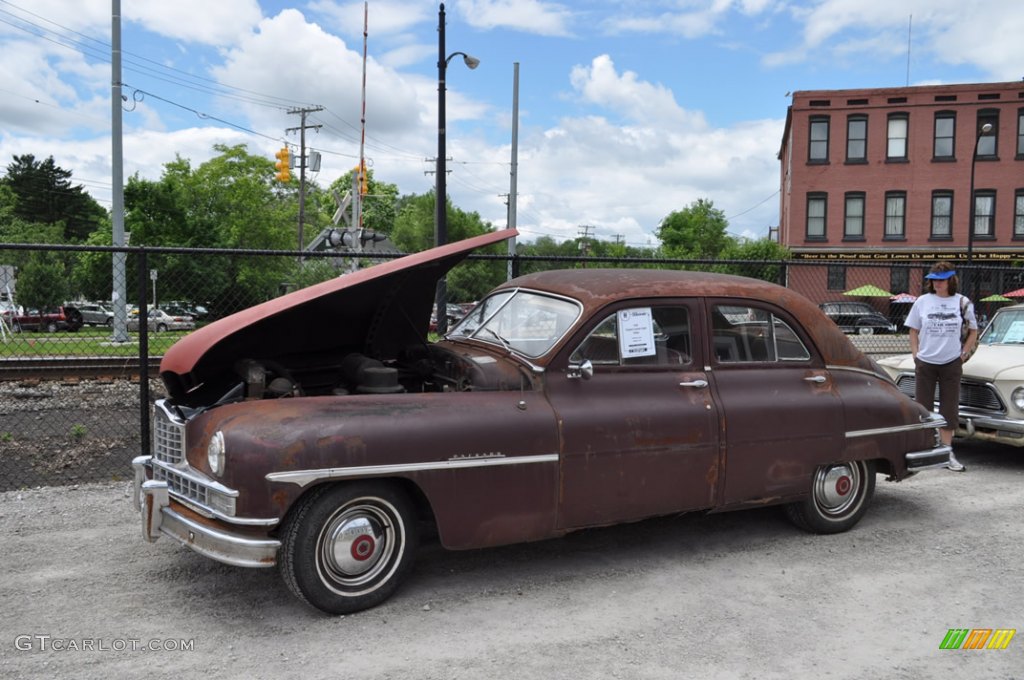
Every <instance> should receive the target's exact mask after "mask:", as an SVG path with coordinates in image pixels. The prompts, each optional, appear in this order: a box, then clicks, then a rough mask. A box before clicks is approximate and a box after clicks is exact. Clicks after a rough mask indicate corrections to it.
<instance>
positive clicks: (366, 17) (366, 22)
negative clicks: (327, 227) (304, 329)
mask: <svg viewBox="0 0 1024 680" xmlns="http://www.w3.org/2000/svg"><path fill="white" fill-rule="evenodd" d="M369 26H370V3H369V0H366V1H364V2H363V93H362V94H363V112H362V115H361V116H360V120H359V122H360V127H361V130H360V132H359V191H358V192H357V195H358V197H359V198H358V201H359V223H358V227H359V235H360V236H362V230H363V187H365V186H366V185H367V181H368V180H367V177H366V156H365V152H366V40H367V36H368V35H369V33H370V28H369ZM361 241H362V239H360V242H361Z"/></svg>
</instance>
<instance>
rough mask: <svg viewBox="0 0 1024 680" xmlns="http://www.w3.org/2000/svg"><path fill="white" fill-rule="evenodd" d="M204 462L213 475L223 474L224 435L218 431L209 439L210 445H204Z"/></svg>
mask: <svg viewBox="0 0 1024 680" xmlns="http://www.w3.org/2000/svg"><path fill="white" fill-rule="evenodd" d="M206 460H207V462H208V463H209V464H210V469H211V470H212V471H213V474H215V475H219V474H221V473H222V472H224V433H223V432H221V431H220V430H218V431H217V433H216V434H214V435H213V436H212V437H210V443H209V444H207V445H206Z"/></svg>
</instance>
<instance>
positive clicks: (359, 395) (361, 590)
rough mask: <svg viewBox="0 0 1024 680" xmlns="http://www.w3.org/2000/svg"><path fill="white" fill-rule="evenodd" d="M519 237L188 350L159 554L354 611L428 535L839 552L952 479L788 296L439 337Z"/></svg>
mask: <svg viewBox="0 0 1024 680" xmlns="http://www.w3.org/2000/svg"><path fill="white" fill-rule="evenodd" d="M513 235H515V231H514V230H503V231H501V232H494V233H490V234H486V235H483V236H479V237H476V238H472V239H468V240H466V241H463V242H459V243H453V244H448V245H445V246H441V247H439V248H435V249H433V250H430V251H426V252H422V253H418V254H415V255H409V256H406V257H404V258H401V259H398V260H392V261H390V262H387V263H383V264H378V265H376V266H373V267H371V268H368V269H363V270H360V271H358V272H354V273H351V274H346V275H344V276H341V277H339V278H335V279H331V280H329V281H326V282H324V283H321V284H318V285H315V286H312V287H310V288H306V289H302V290H299V291H296V292H293V293H291V294H289V295H285V296H283V297H280V298H277V299H274V300H271V301H269V302H266V303H263V304H261V305H257V306H256V307H252V308H250V309H247V310H244V311H242V312H239V313H237V314H234V315H232V316H229V317H226V318H223V319H221V320H219V321H215V322H213V323H211V324H209V325H208V326H205V327H203V328H200V329H198V330H197V331H195V332H194V333H191V334H189V335H187V336H185V337H184V338H183V339H181V340H179V341H178V342H177V343H175V344H174V345H173V346H172V347H171V348H170V349H169V350H168V351H167V352H166V354H165V355H164V358H163V361H162V363H161V365H160V374H161V377H162V378H163V381H164V384H165V386H166V388H167V392H168V394H169V398H167V399H164V400H161V401H159V402H157V405H156V409H155V410H156V416H155V423H154V429H153V439H154V441H153V454H152V455H148V456H140V457H138V458H136V459H135V461H134V463H133V464H134V467H135V475H136V478H135V494H134V497H135V500H136V503H137V508H138V509H140V510H141V520H142V525H143V534H144V536H145V537H146V538H148V539H149V540H156V539H157V538H158V537H159V536H161V535H163V536H169V537H171V538H172V539H174V540H175V541H177V542H180V543H181V544H183V545H186V546H188V547H190V548H191V549H193V550H195V551H197V552H199V553H201V554H203V555H206V556H208V557H211V558H213V559H216V560H220V561H222V562H226V563H228V564H233V565H239V566H248V567H270V566H273V565H275V564H276V565H277V566H278V568H279V570H280V572H281V574H282V576H283V579H284V582H285V583H286V584H287V586H288V588H289V589H290V590H291V591H292V592H293V593H294V594H295V595H296V596H297V597H298V598H300V599H301V600H303V601H305V602H308V603H310V604H312V605H313V606H315V607H318V608H320V609H322V610H324V611H326V612H331V613H345V612H352V611H357V610H360V609H364V608H367V607H371V606H374V605H376V604H378V603H380V602H382V601H383V600H385V599H386V598H387V597H388V596H389V595H390V594H391V593H392V592H393V591H394V590H395V589H396V588H397V587H398V585H399V583H400V582H401V581H402V579H403V578H404V577H405V576H406V575H407V574H408V573H409V570H410V568H411V566H412V563H413V559H414V556H415V553H416V547H417V540H418V536H419V535H420V532H421V529H422V528H423V525H424V524H426V523H430V524H432V525H433V526H434V527H436V531H437V534H438V536H439V538H440V541H441V544H442V545H444V546H445V547H447V548H450V549H467V548H481V547H486V546H495V545H502V544H508V543H515V542H520V541H533V540H539V539H546V538H550V537H553V536H559V535H562V534H565V533H567V532H570V531H573V530H576V529H582V528H585V527H593V526H603V525H608V524H613V523H617V522H630V521H634V520H639V519H642V518H645V517H652V516H658V515H669V514H675V513H680V512H688V511H704V512H708V511H712V512H717V511H723V510H734V509H740V508H749V507H761V506H765V505H780V506H782V507H784V508H785V510H786V513H787V514H788V515H789V517H790V518H791V519H792V520H793V521H794V522H795V523H796V524H797V525H799V526H800V527H802V528H804V529H807V530H809V531H812V532H817V533H834V532H840V531H845V530H847V529H850V528H851V527H853V526H854V525H855V524H856V523H857V522H858V521H859V520H860V518H861V517H862V516H863V515H864V513H865V511H866V510H867V508H868V505H869V503H870V501H871V498H872V495H873V493H874V489H875V478H876V475H877V474H883V475H885V477H886V478H887V479H889V480H892V481H898V480H902V479H904V478H906V477H908V476H910V475H912V474H914V473H915V472H917V471H919V470H925V469H929V468H937V467H943V466H945V465H946V464H947V463H948V460H949V447H948V446H942V445H941V444H940V443H939V442H938V439H937V432H936V428H938V427H939V426H941V425H943V424H944V421H943V420H942V418H941V417H940V416H938V415H937V414H933V413H930V412H929V411H928V410H927V409H925V408H923V407H921V406H919V405H918V404H916V403H914V402H913V400H911V399H910V398H909V397H907V396H906V395H905V394H903V393H901V392H900V391H899V390H898V389H897V388H896V386H895V385H894V384H893V382H892V381H891V380H890V379H889V378H888V377H886V375H885V374H884V373H883V372H882V371H881V369H880V368H878V366H877V365H876V364H875V363H874V362H873V361H871V360H870V359H868V358H866V357H865V356H864V355H863V354H861V352H859V351H858V350H857V349H856V348H855V347H854V346H853V345H852V343H851V342H850V340H849V339H848V338H846V337H845V336H844V335H843V334H842V333H841V332H840V331H839V330H838V329H837V328H836V326H835V325H834V324H833V323H832V322H830V321H829V320H828V319H827V318H826V317H825V316H824V315H823V314H822V313H821V311H820V310H819V309H818V308H817V307H816V306H815V305H814V304H812V303H811V302H809V301H808V300H807V299H806V298H804V297H802V296H800V295H799V294H797V293H795V292H793V291H790V290H787V289H785V288H781V287H779V286H776V285H774V284H771V283H766V282H764V281H757V280H753V279H746V278H741V277H735V276H726V275H721V274H706V273H697V272H680V271H654V270H630V269H611V270H594V269H569V270H562V271H549V272H542V273H537V274H531V275H529V276H524V277H522V278H519V279H515V280H512V281H509V282H507V283H504V284H502V285H500V286H499V287H498V288H497V289H495V290H494V291H493V292H492V293H490V294H489V295H488V296H487V297H485V298H484V299H482V300H481V301H480V302H479V304H477V306H476V307H474V309H473V310H472V311H471V312H470V313H469V315H468V316H467V317H466V318H464V319H463V320H462V321H460V322H459V323H458V324H457V325H456V326H455V327H454V328H453V329H452V330H451V331H450V332H449V333H448V335H447V336H446V337H445V338H443V339H441V340H440V341H438V342H435V343H428V342H427V340H426V337H427V326H428V323H429V320H430V308H431V305H432V303H433V298H434V290H435V283H436V281H437V280H438V279H439V278H440V277H441V276H443V275H444V274H445V273H446V272H447V271H448V270H449V269H450V268H451V267H453V266H454V265H455V264H457V263H458V262H459V261H461V260H462V259H463V258H464V257H465V256H466V255H467V254H468V253H469V252H470V251H471V250H473V249H475V248H479V247H484V246H488V245H492V244H495V243H497V242H499V241H500V240H502V239H505V238H509V237H511V236H513ZM325 320H336V321H327V322H325ZM695 549H697V550H699V549H700V548H699V546H697V547H696V548H695Z"/></svg>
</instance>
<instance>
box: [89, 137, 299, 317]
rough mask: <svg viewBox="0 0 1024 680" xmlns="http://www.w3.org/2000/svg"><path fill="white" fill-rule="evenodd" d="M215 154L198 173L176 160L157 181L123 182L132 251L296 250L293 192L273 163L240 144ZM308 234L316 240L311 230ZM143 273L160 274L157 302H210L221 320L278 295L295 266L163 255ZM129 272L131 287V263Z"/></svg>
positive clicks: (290, 262)
mask: <svg viewBox="0 0 1024 680" xmlns="http://www.w3.org/2000/svg"><path fill="white" fill-rule="evenodd" d="M214 149H215V150H216V151H217V152H219V155H217V156H215V157H213V158H211V159H210V160H208V161H206V162H205V163H203V164H202V165H200V166H199V167H197V168H192V166H191V164H190V163H189V161H188V160H186V159H182V158H180V157H179V158H176V159H175V160H174V161H172V162H171V163H168V164H167V165H165V166H164V173H163V176H162V177H161V178H160V180H159V181H156V182H153V181H150V180H143V179H140V178H139V177H137V176H136V177H133V178H131V179H130V180H129V182H128V186H127V187H126V189H125V208H126V216H125V230H126V231H129V232H131V234H132V240H131V242H132V244H133V245H136V244H146V245H159V246H177V247H202V248H243V249H261V250H263V249H265V250H295V249H297V248H298V240H297V236H296V234H297V227H298V225H297V221H296V216H297V204H296V199H295V189H294V187H292V186H291V185H287V186H284V187H281V186H279V185H278V183H276V182H274V180H273V175H274V164H273V162H272V161H271V160H270V159H269V158H264V157H262V156H254V155H251V154H249V153H248V151H247V150H246V148H245V145H236V146H225V145H216V146H214ZM314 214H315V211H314ZM310 227H311V229H310V231H312V232H313V235H315V232H316V231H317V230H316V229H315V225H310ZM306 235H310V233H309V232H307V234H306ZM107 259H108V260H109V258H107ZM147 266H148V267H149V268H150V269H156V270H157V271H158V272H159V277H160V281H162V282H163V283H162V284H161V289H162V291H163V292H162V293H161V294H160V297H161V298H162V299H187V300H197V301H202V302H209V303H212V304H213V306H214V307H215V308H216V309H217V310H218V311H219V312H220V313H227V312H231V311H235V310H237V309H242V308H244V307H249V306H251V305H254V304H256V303H259V302H262V301H264V300H267V299H269V298H270V297H273V296H275V295H277V294H278V293H279V292H280V288H281V285H282V283H284V282H286V281H288V279H289V278H290V277H291V274H292V273H293V267H294V266H295V260H294V259H293V258H286V257H280V258H273V257H258V258H257V257H251V256H245V255H233V256H223V255H216V256H215V255H210V256H203V255H195V254H188V255H178V254H163V255H154V256H152V257H151V258H150V261H149V263H148V265H147ZM128 269H129V274H128V275H129V277H130V280H134V277H135V265H134V263H129V267H128ZM143 275H144V276H145V273H143ZM94 278H95V277H94V276H91V277H89V280H90V281H91V280H93V279H94Z"/></svg>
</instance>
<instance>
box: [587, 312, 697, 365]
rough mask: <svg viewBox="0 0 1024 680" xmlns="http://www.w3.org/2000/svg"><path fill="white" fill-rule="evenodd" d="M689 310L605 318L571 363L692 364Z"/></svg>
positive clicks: (623, 313)
mask: <svg viewBox="0 0 1024 680" xmlns="http://www.w3.org/2000/svg"><path fill="white" fill-rule="evenodd" d="M691 346H692V344H691V328H690V316H689V310H688V309H687V308H686V307H674V306H664V307H635V308H631V309H620V310H618V311H616V312H614V313H612V314H609V315H608V316H607V317H605V318H604V319H603V320H602V321H601V323H599V324H598V325H597V326H596V327H595V328H594V330H593V331H591V332H590V334H589V335H587V337H586V339H584V340H583V342H581V343H580V344H579V346H578V347H577V348H576V349H575V350H574V351H573V353H572V355H571V356H570V357H569V360H570V361H571V362H573V363H582V362H583V361H585V360H590V362H591V363H592V364H593V365H594V366H595V367H599V366H683V365H689V364H690V363H692V361H693V359H692V358H691V354H690V347H691Z"/></svg>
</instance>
